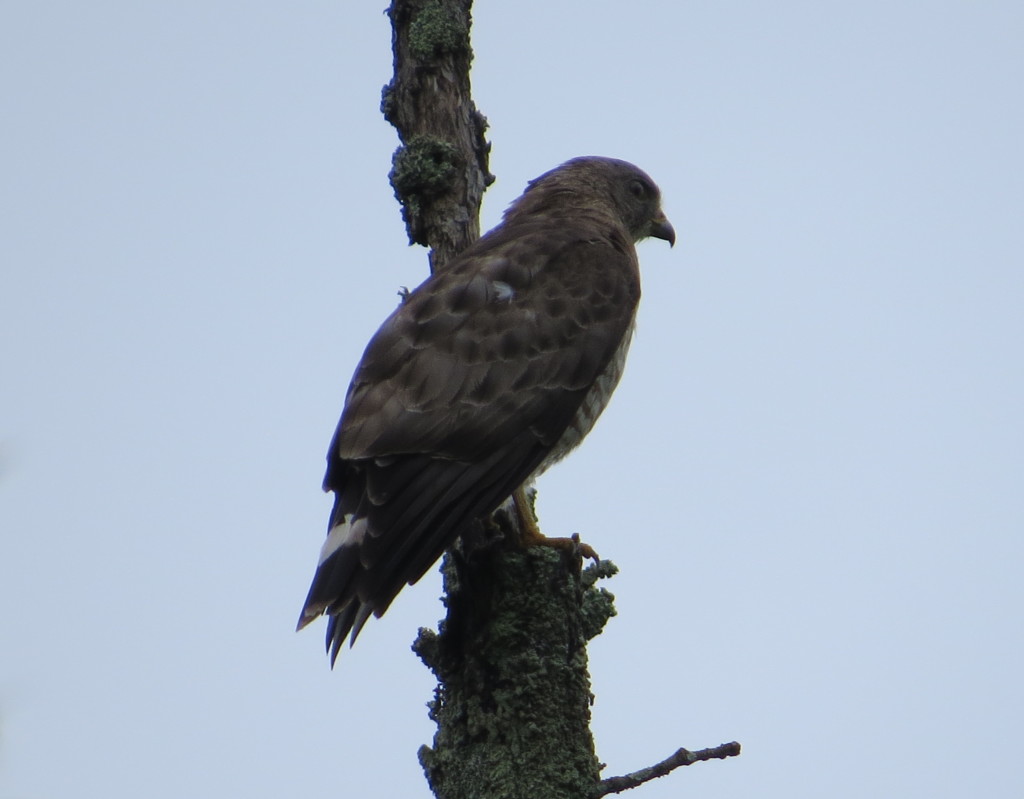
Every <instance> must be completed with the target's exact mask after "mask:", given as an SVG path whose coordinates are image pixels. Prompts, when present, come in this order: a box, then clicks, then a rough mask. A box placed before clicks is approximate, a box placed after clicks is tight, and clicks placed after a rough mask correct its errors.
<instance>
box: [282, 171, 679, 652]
mask: <svg viewBox="0 0 1024 799" xmlns="http://www.w3.org/2000/svg"><path fill="white" fill-rule="evenodd" d="M648 236H654V237H656V238H659V239H664V240H665V241H668V242H669V244H670V245H671V244H674V243H675V231H674V230H673V229H672V225H671V224H669V222H668V220H667V219H666V218H665V215H664V213H663V212H662V210H661V193H660V192H659V190H658V187H657V186H656V185H655V184H654V182H653V181H652V180H651V178H650V177H648V175H647V174H645V173H644V172H642V171H641V170H640V169H638V168H637V167H635V166H633V165H632V164H629V163H627V162H625V161H619V160H616V159H612V158H599V157H584V158H575V159H573V160H571V161H568V162H566V163H564V164H562V165H561V166H559V167H557V168H555V169H553V170H551V171H550V172H547V173H545V174H543V175H541V176H540V177H539V178H537V179H535V180H533V181H531V182H530V183H529V184H528V185H527V188H526V191H525V192H524V193H523V195H522V196H521V197H520V198H519V199H517V200H516V201H515V202H513V203H512V205H511V206H510V207H509V208H508V210H507V211H506V212H505V215H504V217H503V220H502V223H501V224H500V225H498V227H496V228H495V229H494V230H492V231H491V232H489V233H488V234H486V235H485V236H483V237H482V238H480V239H479V240H477V241H476V242H475V243H474V244H472V245H471V246H469V247H468V248H467V249H466V250H465V251H464V252H462V253H461V254H460V255H459V256H458V257H457V258H455V259H454V260H452V261H451V262H450V263H449V264H448V265H447V266H445V267H444V268H443V269H441V270H439V271H438V272H436V273H434V274H433V275H431V276H430V277H429V278H427V279H426V281H424V282H423V283H422V284H421V285H420V286H419V287H418V288H416V289H415V290H414V291H412V292H411V293H409V294H408V295H407V296H405V298H404V299H403V301H402V303H401V304H400V305H399V306H398V308H396V309H395V311H394V312H393V313H392V314H391V315H390V316H389V317H388V318H387V320H385V322H384V324H383V325H381V327H380V329H379V330H378V331H377V333H376V334H375V335H374V336H373V338H372V339H371V340H370V343H369V344H368V345H367V347H366V351H365V352H364V353H363V357H362V360H361V361H360V363H359V365H358V366H357V367H356V371H355V375H354V376H353V378H352V383H351V385H350V386H349V389H348V394H347V396H346V398H345V407H344V410H343V411H342V414H341V421H340V422H339V423H338V428H337V431H336V432H335V434H334V438H333V440H332V441H331V446H330V449H329V451H328V453H327V474H326V476H325V477H324V484H323V487H324V490H325V491H333V492H334V509H333V510H332V512H331V516H330V521H329V524H328V528H327V529H328V533H327V540H326V541H325V542H324V545H323V547H322V549H321V550H320V559H319V563H318V565H317V568H316V573H315V575H314V576H313V584H312V586H311V587H310V589H309V595H308V596H307V597H306V602H305V605H304V606H303V608H302V614H301V616H300V617H299V623H298V629H302V628H303V627H305V626H306V625H307V624H309V623H310V622H311V621H313V620H314V619H315V618H317V617H318V616H320V615H321V614H326V615H327V616H328V617H329V620H328V624H327V648H328V651H329V653H330V656H331V664H332V665H333V664H334V661H335V659H336V658H337V656H338V652H339V650H340V648H341V646H342V644H343V643H344V640H345V638H346V637H348V638H349V639H350V644H351V643H354V642H355V639H356V636H357V635H358V634H359V632H360V630H361V629H362V627H363V625H364V624H365V623H366V621H367V619H368V618H369V616H370V614H371V613H372V614H373V615H375V616H378V617H380V616H381V615H383V613H384V612H385V611H386V610H387V609H388V606H389V605H390V604H391V602H392V601H393V600H394V598H395V596H396V595H397V594H398V592H399V591H400V590H401V589H402V588H403V587H404V586H405V585H406V584H410V585H411V584H413V583H415V582H416V581H417V580H419V578H420V577H422V576H423V574H424V572H426V570H427V569H429V568H430V566H431V565H432V564H433V563H434V562H435V561H437V560H438V559H439V558H440V556H441V555H442V554H443V553H444V551H445V549H447V548H448V547H449V546H450V545H451V544H452V543H453V542H454V541H455V539H456V538H458V537H459V535H460V534H462V533H463V532H465V531H467V530H469V529H470V527H471V526H472V525H473V524H475V523H476V522H477V520H480V519H484V518H486V517H487V516H488V515H489V514H491V513H492V512H493V511H494V510H496V509H497V508H498V507H499V506H500V505H502V504H503V503H504V502H505V501H506V500H508V499H509V498H510V497H511V498H513V499H514V501H515V502H516V503H517V505H518V510H519V513H520V514H521V516H522V517H523V518H526V514H525V512H524V509H523V504H522V503H523V502H524V497H525V495H524V494H523V487H524V486H525V485H528V484H529V483H530V482H532V480H533V479H534V478H536V477H537V476H538V475H539V474H541V473H542V472H543V471H544V470H545V469H547V468H548V467H549V466H550V465H551V464H553V463H555V462H556V461H558V460H560V459H561V458H563V457H564V456H565V455H566V454H568V453H569V451H570V450H572V449H573V448H574V447H576V446H577V445H578V444H579V443H580V441H582V440H583V438H584V436H586V435H587V433H588V432H589V431H590V429H591V428H592V427H593V425H594V422H595V421H596V420H597V417H598V416H599V415H600V413H601V411H602V410H603V409H604V407H605V405H606V404H607V402H608V399H609V397H610V395H611V393H612V391H613V390H614V388H615V385H616V384H617V383H618V381H619V377H620V376H621V374H622V369H623V365H624V362H625V358H626V351H627V349H628V348H629V342H630V339H631V337H632V333H633V325H634V320H635V317H636V309H637V303H638V302H639V300H640V270H639V263H638V261H637V255H636V250H635V248H634V244H635V243H636V242H637V241H639V240H640V239H643V238H646V237H648ZM533 532H534V533H535V534H536V532H537V531H536V527H535V526H534V527H533ZM557 540H558V539H544V538H543V537H542V536H536V535H535V537H534V539H533V540H531V541H528V543H544V542H549V541H557ZM562 540H563V541H564V539H562Z"/></svg>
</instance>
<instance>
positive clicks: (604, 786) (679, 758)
mask: <svg viewBox="0 0 1024 799" xmlns="http://www.w3.org/2000/svg"><path fill="white" fill-rule="evenodd" d="M739 753H740V745H739V744H738V743H736V741H732V742H731V743H727V744H720V745H719V746H715V747H712V748H711V749H701V750H700V751H698V752H691V751H690V750H689V749H679V750H677V751H676V752H675V754H673V755H672V756H671V757H667V758H665V759H664V760H662V761H661V762H660V763H655V764H654V765H653V766H648V767H647V768H642V769H640V770H639V771H634V772H633V773H632V774H626V775H624V776H622V777H609V778H608V779H605V780H601V782H599V783H598V784H597V786H596V787H595V788H594V792H593V793H592V794H590V799H600V797H602V796H607V795H608V794H610V793H621V792H622V791H628V790H629V789H630V788H636V787H637V786H638V785H643V784H644V783H645V782H650V781H651V780H655V779H657V778H658V777H664V776H665V775H666V774H668V773H669V772H670V771H674V770H675V769H677V768H679V767H680V766H692V765H693V764H694V763H699V762H700V761H702V760H724V759H725V758H727V757H735V756H736V755H738V754H739Z"/></svg>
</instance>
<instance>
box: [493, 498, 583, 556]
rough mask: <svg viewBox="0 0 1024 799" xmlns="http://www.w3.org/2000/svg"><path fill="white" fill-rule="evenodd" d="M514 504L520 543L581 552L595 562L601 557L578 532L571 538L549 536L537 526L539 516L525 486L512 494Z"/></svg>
mask: <svg viewBox="0 0 1024 799" xmlns="http://www.w3.org/2000/svg"><path fill="white" fill-rule="evenodd" d="M512 500H513V504H514V505H515V508H516V517H517V518H518V520H519V543H520V544H521V545H522V546H523V547H524V548H525V547H550V548H552V549H557V550H560V551H562V552H579V553H580V555H581V556H583V557H584V558H589V559H591V560H593V561H594V562H595V563H597V562H599V561H600V560H601V558H600V557H599V556H598V554H597V552H595V551H594V548H593V547H592V546H590V544H584V543H583V542H582V541H580V537H579V535H578V534H577V533H573V535H572V537H571V538H548V537H547V536H546V535H544V533H542V532H541V531H540V528H539V527H538V526H537V516H536V514H535V513H534V512H533V504H532V503H531V502H530V499H529V497H527V496H526V489H525V488H522V487H520V488H518V489H516V492H515V493H514V494H513V495H512Z"/></svg>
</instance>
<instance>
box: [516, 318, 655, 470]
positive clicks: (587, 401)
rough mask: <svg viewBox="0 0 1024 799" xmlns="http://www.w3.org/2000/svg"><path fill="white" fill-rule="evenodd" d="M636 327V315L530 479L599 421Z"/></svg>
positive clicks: (621, 368) (613, 388) (580, 440)
mask: <svg viewBox="0 0 1024 799" xmlns="http://www.w3.org/2000/svg"><path fill="white" fill-rule="evenodd" d="M635 328H636V318H635V317H634V318H633V320H632V321H630V323H629V326H628V327H627V328H626V334H625V335H624V336H623V337H622V341H621V342H620V343H619V346H618V349H616V350H615V354H614V355H613V356H612V358H611V360H610V361H608V365H607V366H606V367H605V369H604V371H603V372H602V373H601V374H600V375H598V378H597V380H595V381H594V384H593V385H592V386H591V387H590V390H589V391H588V392H587V394H586V396H584V398H583V402H581V403H580V407H579V408H578V409H577V410H576V415H575V416H574V417H573V420H572V422H571V423H570V424H569V426H568V427H567V428H566V429H565V432H564V433H562V436H561V438H559V439H558V441H557V442H555V445H554V447H552V448H551V452H549V453H548V455H547V457H546V458H545V459H544V460H543V461H542V462H541V465H540V466H539V467H538V468H537V470H536V471H535V472H534V473H533V474H532V475H531V480H532V479H533V478H536V477H539V476H540V475H541V473H542V472H544V471H545V470H547V469H548V468H549V467H550V466H553V465H554V464H555V463H557V462H558V461H560V460H562V458H564V457H565V456H566V455H568V454H569V453H570V452H572V451H573V450H574V449H576V447H578V446H579V445H580V443H581V442H582V441H583V439H584V438H586V437H587V434H588V433H589V432H590V431H591V430H592V429H593V427H594V424H595V423H596V422H597V417H599V416H600V415H601V412H602V411H603V410H604V409H605V408H606V407H607V405H608V401H609V400H610V399H611V397H612V393H613V392H614V391H615V387H616V386H617V385H618V384H619V379H620V378H621V377H622V371H623V369H625V367H626V355H627V354H628V353H629V344H630V342H631V341H632V340H633V330H634V329H635Z"/></svg>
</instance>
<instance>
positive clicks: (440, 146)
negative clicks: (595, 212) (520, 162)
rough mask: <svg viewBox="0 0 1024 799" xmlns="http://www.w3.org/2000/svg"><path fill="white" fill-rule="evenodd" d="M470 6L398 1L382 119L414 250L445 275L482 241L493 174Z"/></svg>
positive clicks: (438, 0) (452, 0) (444, 0)
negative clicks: (472, 80)
mask: <svg viewBox="0 0 1024 799" xmlns="http://www.w3.org/2000/svg"><path fill="white" fill-rule="evenodd" d="M471 6H472V0H394V2H393V3H392V4H391V7H390V8H389V9H388V15H389V16H390V18H391V27H392V49H393V51H394V56H395V76H394V79H393V80H392V81H391V82H390V83H389V84H388V85H387V86H385V87H384V91H383V96H382V99H381V111H382V112H383V114H384V117H385V119H387V120H388V122H390V123H391V124H392V125H394V126H395V128H396V129H397V130H398V136H399V138H400V139H401V140H402V146H401V147H399V148H398V149H397V150H396V151H395V155H394V159H393V164H392V169H391V174H390V178H391V185H392V187H393V188H394V190H395V196H396V197H397V198H398V201H399V202H400V203H401V205H402V216H403V218H404V219H405V225H406V230H407V232H408V234H409V242H410V243H414V244H422V245H424V246H425V247H430V248H432V251H431V254H430V269H431V271H434V270H436V269H440V268H442V267H443V266H444V264H446V263H447V262H448V261H450V260H451V259H452V257H453V256H455V255H456V254H458V253H459V252H461V251H462V250H464V249H465V248H466V247H467V246H468V245H469V244H471V243H472V242H474V241H475V240H476V239H477V238H479V236H480V202H481V200H482V199H483V194H484V190H485V189H486V188H487V187H488V186H489V185H491V183H493V182H494V176H493V175H491V173H490V172H489V171H488V166H487V162H488V154H489V152H490V145H489V144H488V143H487V140H486V139H485V138H484V131H485V130H486V129H487V120H486V119H485V118H484V116H483V114H481V113H480V112H479V111H477V109H476V106H474V105H473V100H472V98H471V97H470V87H469V66H470V63H471V62H472V60H473V51H472V49H471V47H470V44H469V29H470V24H471V21H472V20H471V17H470V7H471Z"/></svg>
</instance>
